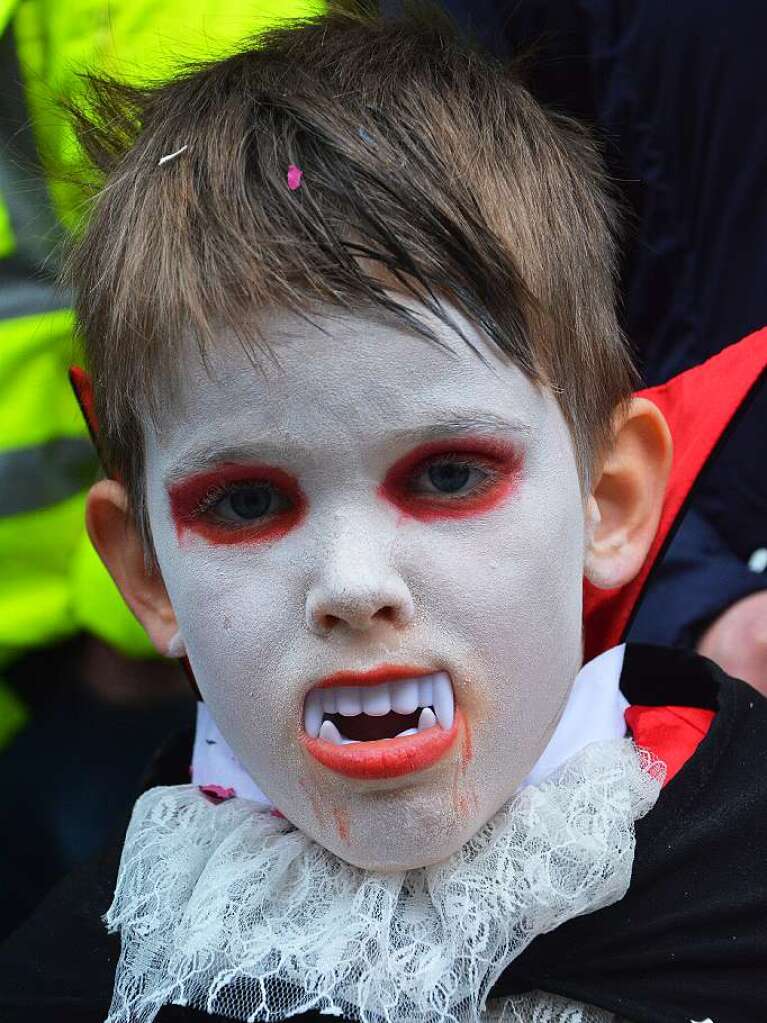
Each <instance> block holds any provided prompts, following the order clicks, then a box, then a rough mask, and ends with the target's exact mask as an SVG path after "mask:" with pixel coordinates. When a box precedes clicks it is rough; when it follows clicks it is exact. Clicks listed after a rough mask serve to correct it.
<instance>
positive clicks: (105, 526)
mask: <svg viewBox="0 0 767 1023" xmlns="http://www.w3.org/2000/svg"><path fill="white" fill-rule="evenodd" d="M85 523H86V526H87V529H88V535H89V536H90V538H91V541H92V543H93V546H94V547H95V548H96V550H97V551H98V553H99V556H100V557H101V560H102V561H103V562H104V564H105V565H106V567H107V570H108V571H109V574H110V575H111V576H112V578H113V579H114V581H115V583H116V584H117V587H118V589H119V590H120V592H121V593H122V595H123V597H124V598H125V602H126V603H127V605H128V607H129V608H130V609H131V611H132V612H133V613H134V615H135V616H136V617H137V618H138V620H139V621H140V622H141V624H142V625H143V626H144V628H145V629H146V631H147V633H148V635H149V638H150V639H151V640H152V642H153V643H154V645H155V647H156V649H157V651H158V653H160V654H164V655H166V656H170V657H173V656H178V653H177V652H176V651H175V648H174V645H173V644H174V640H175V641H176V643H177V642H178V637H177V633H178V625H177V624H176V616H175V614H174V611H173V608H172V606H171V603H170V599H169V597H168V592H167V590H166V589H165V584H164V583H163V581H162V576H161V575H160V573H159V571H158V569H157V568H152V567H148V565H147V563H146V558H145V549H144V544H143V541H142V538H141V534H140V533H139V530H138V529H137V527H136V524H135V522H134V521H133V516H132V515H131V514H130V512H129V510H128V495H127V493H126V491H125V487H124V486H123V485H122V484H121V483H117V482H116V481H115V480H101V481H100V482H98V483H96V484H95V486H93V487H91V489H90V492H89V494H88V500H87V505H86V512H85Z"/></svg>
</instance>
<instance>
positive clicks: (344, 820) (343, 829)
mask: <svg viewBox="0 0 767 1023" xmlns="http://www.w3.org/2000/svg"><path fill="white" fill-rule="evenodd" d="M333 816H334V817H335V820H336V830H337V831H338V837H339V838H340V839H341V841H342V842H348V841H349V818H348V817H347V816H346V814H345V813H344V811H343V810H341V809H340V808H339V807H336V808H335V809H334V810H333Z"/></svg>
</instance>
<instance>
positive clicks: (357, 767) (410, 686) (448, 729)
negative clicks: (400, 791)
mask: <svg viewBox="0 0 767 1023" xmlns="http://www.w3.org/2000/svg"><path fill="white" fill-rule="evenodd" d="M371 676H373V677H375V676H378V677H380V673H379V672H378V671H376V672H373V673H370V674H369V675H368V679H367V680H368V684H364V681H365V677H364V676H358V680H359V681H361V682H363V684H362V685H353V684H346V683H345V682H344V684H339V685H329V684H328V682H330V681H332V680H328V682H325V683H321V684H320V685H319V686H316V687H315V688H314V689H312V690H310V692H309V693H308V694H307V696H306V700H305V703H304V719H303V725H304V732H305V740H304V742H305V746H306V748H307V749H308V751H309V752H310V753H311V754H312V756H314V757H315V758H316V759H317V760H319V761H320V762H321V763H323V764H324V765H325V766H326V767H330V768H331V769H332V770H335V771H338V772H339V773H341V774H346V775H348V776H350V777H357V778H375V777H394V776H396V775H400V774H405V773H410V772H411V771H416V770H423V769H424V768H426V767H428V766H430V765H431V764H432V763H434V762H435V761H436V760H438V759H439V758H440V757H441V756H442V755H443V754H444V753H445V752H446V751H447V749H449V747H450V746H451V745H452V743H453V741H454V739H455V735H456V726H457V716H460V711H458V710H457V708H456V707H455V699H454V695H453V686H452V683H451V681H450V676H449V675H448V674H447V672H445V671H437V672H433V673H431V674H428V675H418V676H415V675H412V676H410V677H406V678H396V679H394V678H389V679H387V680H386V681H382V682H379V683H377V684H371V683H373V677H371Z"/></svg>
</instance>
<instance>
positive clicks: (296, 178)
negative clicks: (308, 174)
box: [288, 163, 304, 192]
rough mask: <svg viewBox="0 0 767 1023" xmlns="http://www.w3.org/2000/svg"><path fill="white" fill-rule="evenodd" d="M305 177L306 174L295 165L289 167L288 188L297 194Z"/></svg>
mask: <svg viewBox="0 0 767 1023" xmlns="http://www.w3.org/2000/svg"><path fill="white" fill-rule="evenodd" d="M303 176H304V172H303V171H302V170H301V168H300V167H296V165H295V164H294V163H291V165H290V166H289V167H288V188H289V189H290V191H291V192H295V190H296V189H297V188H299V187H300V185H301V178H302V177H303Z"/></svg>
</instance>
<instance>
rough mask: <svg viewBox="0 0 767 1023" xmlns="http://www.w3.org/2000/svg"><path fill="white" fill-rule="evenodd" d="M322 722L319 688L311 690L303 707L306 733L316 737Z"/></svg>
mask: <svg viewBox="0 0 767 1023" xmlns="http://www.w3.org/2000/svg"><path fill="white" fill-rule="evenodd" d="M321 724H322V697H321V696H320V692H319V690H313V691H312V692H311V693H309V694H308V696H307V697H306V706H305V707H304V729H305V730H306V734H307V735H311V736H313V738H315V739H316V738H317V736H318V735H319V731H320V725H321Z"/></svg>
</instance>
